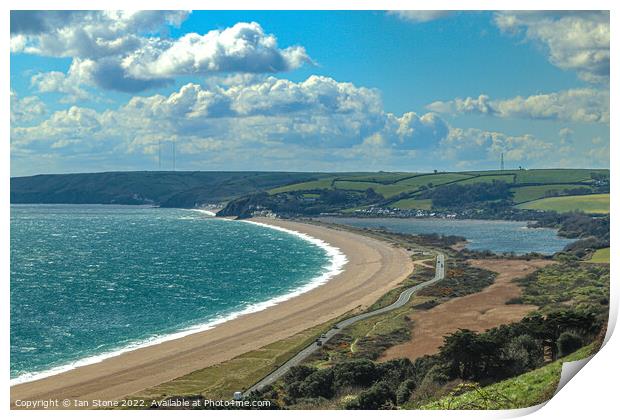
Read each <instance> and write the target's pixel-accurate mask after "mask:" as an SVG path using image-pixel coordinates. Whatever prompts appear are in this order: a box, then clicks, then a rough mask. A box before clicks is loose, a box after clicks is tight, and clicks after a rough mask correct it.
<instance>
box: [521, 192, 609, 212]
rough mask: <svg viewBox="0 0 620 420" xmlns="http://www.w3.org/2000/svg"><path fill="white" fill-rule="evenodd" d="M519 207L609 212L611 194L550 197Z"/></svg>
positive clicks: (559, 210)
mask: <svg viewBox="0 0 620 420" xmlns="http://www.w3.org/2000/svg"><path fill="white" fill-rule="evenodd" d="M518 207H519V208H520V209H529V210H552V211H557V212H558V213H566V212H569V211H582V212H584V213H597V214H607V213H609V194H590V195H571V196H566V197H549V198H543V199H540V200H535V201H530V202H527V203H524V204H520V205H519V206H518Z"/></svg>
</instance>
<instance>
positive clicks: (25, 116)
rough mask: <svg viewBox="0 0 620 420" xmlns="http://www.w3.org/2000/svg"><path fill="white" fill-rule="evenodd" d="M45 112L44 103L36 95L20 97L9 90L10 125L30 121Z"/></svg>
mask: <svg viewBox="0 0 620 420" xmlns="http://www.w3.org/2000/svg"><path fill="white" fill-rule="evenodd" d="M46 112H47V109H46V107H45V104H44V103H43V102H42V101H41V100H40V99H39V98H38V97H36V96H26V97H24V98H20V97H19V96H18V95H17V93H15V92H13V91H11V125H13V124H23V123H28V122H31V121H33V120H35V119H37V118H39V117H41V116H43V115H44V114H45V113H46Z"/></svg>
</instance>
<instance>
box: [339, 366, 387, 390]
mask: <svg viewBox="0 0 620 420" xmlns="http://www.w3.org/2000/svg"><path fill="white" fill-rule="evenodd" d="M333 370H334V386H335V387H336V389H339V388H344V387H367V386H369V385H370V384H372V383H373V382H375V380H376V379H377V369H376V367H375V364H374V363H373V362H371V361H370V360H368V359H356V360H350V361H346V362H342V363H339V364H337V365H336V366H335V367H334V369H333Z"/></svg>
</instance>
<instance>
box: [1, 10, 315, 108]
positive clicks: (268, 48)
mask: <svg viewBox="0 0 620 420" xmlns="http://www.w3.org/2000/svg"><path fill="white" fill-rule="evenodd" d="M186 17H187V13H186V12H183V11H172V12H167V11H161V12H156V11H141V12H135V13H129V12H114V11H108V12H75V13H72V12H67V13H60V14H58V13H48V12H30V11H26V12H20V13H18V14H17V15H13V14H12V15H11V19H12V27H11V51H12V52H13V53H26V54H37V55H43V56H51V57H71V58H73V64H72V67H74V66H82V67H84V70H87V72H88V73H87V74H86V73H84V72H83V73H82V77H81V82H83V83H90V84H92V85H96V86H98V87H100V88H103V89H109V90H117V91H123V92H140V91H143V90H146V89H149V88H155V87H161V86H165V85H168V84H170V83H172V82H173V78H174V77H176V76H187V75H209V74H215V73H218V72H241V73H277V72H283V71H289V70H293V69H296V68H298V67H300V66H302V65H303V64H305V63H311V62H312V61H311V59H310V57H309V56H308V54H307V53H306V51H305V49H304V48H303V47H302V46H290V47H287V48H280V47H279V46H278V43H277V39H276V37H275V36H274V35H272V34H266V33H265V32H264V30H263V28H262V27H261V26H260V25H259V24H258V23H256V22H251V23H243V22H241V23H237V24H235V25H233V26H232V27H230V28H226V29H223V30H212V31H209V32H207V33H206V34H204V35H201V34H197V33H188V34H185V35H184V36H182V37H181V38H179V39H169V38H167V37H165V36H163V35H165V32H166V30H167V28H168V27H169V26H170V25H179V24H180V23H181V22H182V21H183V20H184V19H185V18H186ZM84 63H88V64H89V65H88V66H87V67H85V66H84ZM71 77H72V76H71V74H67V75H66V76H65V78H64V79H63V78H61V77H60V76H59V75H58V74H51V75H48V76H41V80H40V81H38V83H40V84H41V85H42V87H43V89H46V88H48V87H49V88H50V89H52V88H53V89H54V91H67V90H69V89H68V88H69V84H73V81H74V80H71V81H70V82H69V81H68V80H70V79H71ZM75 89H76V87H75V86H73V89H72V90H74V92H71V93H70V94H71V95H74V96H76V93H75Z"/></svg>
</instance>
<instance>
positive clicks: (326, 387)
mask: <svg viewBox="0 0 620 420" xmlns="http://www.w3.org/2000/svg"><path fill="white" fill-rule="evenodd" d="M299 391H300V396H301V397H305V398H318V397H324V398H331V397H333V396H334V375H333V372H332V370H331V369H323V370H317V371H316V372H313V373H311V374H310V375H309V376H308V377H307V378H306V379H304V380H303V382H302V383H301V385H300V388H299Z"/></svg>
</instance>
